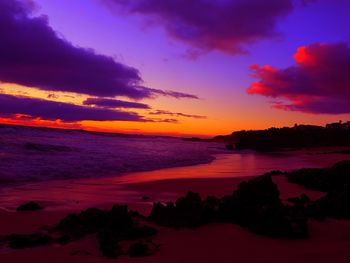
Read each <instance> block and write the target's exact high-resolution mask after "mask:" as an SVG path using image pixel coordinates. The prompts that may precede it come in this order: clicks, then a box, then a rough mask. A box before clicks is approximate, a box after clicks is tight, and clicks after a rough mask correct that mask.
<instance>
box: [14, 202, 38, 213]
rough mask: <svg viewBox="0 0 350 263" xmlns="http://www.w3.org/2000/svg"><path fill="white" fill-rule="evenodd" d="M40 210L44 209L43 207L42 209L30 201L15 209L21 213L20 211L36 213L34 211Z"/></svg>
mask: <svg viewBox="0 0 350 263" xmlns="http://www.w3.org/2000/svg"><path fill="white" fill-rule="evenodd" d="M42 209H44V207H42V206H41V205H39V204H38V203H36V202H33V201H30V202H27V203H24V204H22V205H20V206H19V207H17V209H16V210H17V211H18V212H22V211H36V210H42Z"/></svg>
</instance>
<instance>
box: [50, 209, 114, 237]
mask: <svg viewBox="0 0 350 263" xmlns="http://www.w3.org/2000/svg"><path fill="white" fill-rule="evenodd" d="M107 217H108V213H107V212H106V211H103V210H100V209H97V208H89V209H87V210H85V211H82V212H81V213H80V214H69V215H68V216H66V217H65V218H63V219H62V220H61V221H60V222H59V224H58V225H57V226H56V227H55V230H59V231H61V232H63V233H65V234H68V235H70V236H73V237H76V238H80V237H83V236H85V235H87V234H91V233H94V232H97V231H98V230H99V229H101V228H102V227H103V226H105V224H106V220H107Z"/></svg>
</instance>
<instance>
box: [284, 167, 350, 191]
mask: <svg viewBox="0 0 350 263" xmlns="http://www.w3.org/2000/svg"><path fill="white" fill-rule="evenodd" d="M287 178H288V181H289V182H292V183H296V184H299V185H302V186H304V187H305V188H308V189H313V190H318V191H323V192H330V191H336V190H339V189H342V188H343V187H344V185H347V184H349V183H350V161H341V162H338V163H336V164H335V165H333V166H332V167H331V168H311V169H305V168H304V169H300V170H296V171H293V172H291V173H288V174H287Z"/></svg>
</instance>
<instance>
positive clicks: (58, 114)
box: [0, 94, 145, 122]
mask: <svg viewBox="0 0 350 263" xmlns="http://www.w3.org/2000/svg"><path fill="white" fill-rule="evenodd" d="M0 114H1V115H2V116H6V117H11V116H13V115H15V114H24V115H30V116H31V117H34V118H37V117H38V118H41V119H44V120H58V119H59V120H62V121H65V122H75V121H83V120H92V121H145V120H144V119H143V118H142V117H141V116H139V115H138V114H136V113H130V112H122V111H116V110H110V109H101V108H93V107H86V106H79V105H74V104H69V103H63V102H55V101H48V100H42V99H34V98H28V97H16V96H12V95H6V94H0Z"/></svg>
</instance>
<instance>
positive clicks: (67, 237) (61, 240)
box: [56, 235, 72, 245]
mask: <svg viewBox="0 0 350 263" xmlns="http://www.w3.org/2000/svg"><path fill="white" fill-rule="evenodd" d="M70 241H72V237H71V236H70V235H62V236H60V237H59V238H57V239H56V242H57V243H58V244H61V245H65V244H68V243H69V242H70Z"/></svg>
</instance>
